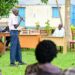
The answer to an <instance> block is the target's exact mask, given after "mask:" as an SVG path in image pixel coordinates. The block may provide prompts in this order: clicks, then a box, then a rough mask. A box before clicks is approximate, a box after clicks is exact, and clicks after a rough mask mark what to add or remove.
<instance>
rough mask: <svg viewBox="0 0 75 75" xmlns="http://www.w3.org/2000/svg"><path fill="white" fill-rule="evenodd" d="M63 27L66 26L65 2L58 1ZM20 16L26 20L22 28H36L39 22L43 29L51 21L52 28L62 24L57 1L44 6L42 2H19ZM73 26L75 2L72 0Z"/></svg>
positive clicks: (51, 0) (35, 0)
mask: <svg viewBox="0 0 75 75" xmlns="http://www.w3.org/2000/svg"><path fill="white" fill-rule="evenodd" d="M58 4H59V8H60V12H61V17H62V21H63V25H64V24H65V0H58ZM17 7H18V8H19V14H20V15H21V16H22V17H23V18H24V19H25V22H21V26H25V27H35V26H36V23H37V22H38V23H39V24H40V26H41V27H45V23H46V22H47V21H48V20H49V21H50V25H51V26H52V27H57V26H58V24H60V23H61V21H60V16H59V11H58V7H57V5H56V1H55V0H49V2H48V4H47V5H46V4H44V3H42V2H41V0H19V3H18V6H17ZM70 16H71V19H70V21H71V25H75V2H74V0H71V15H70Z"/></svg>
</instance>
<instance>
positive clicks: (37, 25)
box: [35, 22, 40, 30]
mask: <svg viewBox="0 0 75 75" xmlns="http://www.w3.org/2000/svg"><path fill="white" fill-rule="evenodd" d="M35 24H36V29H37V30H38V29H40V24H39V22H36V23H35Z"/></svg>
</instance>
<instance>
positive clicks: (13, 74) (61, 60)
mask: <svg viewBox="0 0 75 75" xmlns="http://www.w3.org/2000/svg"><path fill="white" fill-rule="evenodd" d="M22 58H23V61H24V62H26V63H27V64H33V63H35V62H36V59H35V54H34V50H33V49H31V50H25V49H24V50H23V51H22ZM9 61H10V55H9V51H7V52H6V53H5V54H4V55H3V56H2V57H0V69H2V75H24V72H25V68H26V66H27V65H18V66H16V67H10V65H9V64H10V62H9ZM52 63H53V64H54V65H56V66H58V67H60V68H62V69H66V68H68V67H72V66H73V67H74V66H75V64H74V65H72V63H75V52H68V53H67V54H65V55H64V54H62V53H59V54H58V56H57V58H55V59H54V60H53V62H52Z"/></svg>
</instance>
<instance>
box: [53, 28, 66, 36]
mask: <svg viewBox="0 0 75 75" xmlns="http://www.w3.org/2000/svg"><path fill="white" fill-rule="evenodd" d="M52 36H54V37H64V36H65V30H64V28H61V29H60V30H59V29H58V28H56V29H55V31H54V33H53V34H52Z"/></svg>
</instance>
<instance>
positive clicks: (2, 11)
mask: <svg viewBox="0 0 75 75" xmlns="http://www.w3.org/2000/svg"><path fill="white" fill-rule="evenodd" d="M16 3H18V0H0V17H2V16H5V15H8V14H9V11H10V9H11V8H12V7H13V6H14V5H15V4H16Z"/></svg>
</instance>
